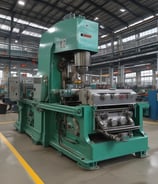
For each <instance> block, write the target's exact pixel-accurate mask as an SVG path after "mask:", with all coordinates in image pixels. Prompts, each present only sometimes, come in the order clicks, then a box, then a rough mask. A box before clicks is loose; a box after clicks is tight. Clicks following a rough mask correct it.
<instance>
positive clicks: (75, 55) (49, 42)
mask: <svg viewBox="0 0 158 184" xmlns="http://www.w3.org/2000/svg"><path fill="white" fill-rule="evenodd" d="M97 49H98V24H97V23H96V22H92V21H89V20H86V19H84V18H83V17H74V16H73V17H71V18H69V19H65V20H62V21H60V22H58V23H56V24H55V25H54V26H53V27H51V28H50V29H48V31H47V32H45V33H44V34H43V36H42V38H41V42H40V48H39V61H38V66H39V67H38V69H39V70H38V73H37V75H36V76H34V77H33V90H32V93H31V94H32V96H28V97H27V96H25V97H24V96H23V95H22V94H21V95H20V99H19V102H18V104H19V116H18V121H17V122H16V128H17V130H18V131H20V132H25V133H26V134H28V135H29V136H30V137H31V138H32V139H33V140H34V142H36V143H40V144H42V145H44V146H52V147H54V148H56V149H57V150H58V151H59V152H61V153H63V154H65V155H67V156H68V157H70V158H71V159H73V160H75V161H76V162H77V163H78V164H79V165H80V166H82V167H84V168H87V169H96V168H97V167H98V162H99V161H102V160H106V159H110V158H115V157H120V156H123V155H128V154H134V155H136V156H139V157H142V156H145V155H146V151H147V149H148V137H147V135H146V134H145V133H144V131H143V121H142V109H143V106H141V104H136V102H135V99H136V94H135V93H134V92H133V91H132V90H125V89H122V90H121V89H119V90H117V89H115V90H114V89H113V90H111V89H91V88H90V80H89V79H87V77H86V72H87V71H88V66H89V65H90V57H91V54H93V53H96V52H97ZM21 93H23V91H22V90H21Z"/></svg>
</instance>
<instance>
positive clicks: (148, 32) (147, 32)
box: [139, 27, 157, 37]
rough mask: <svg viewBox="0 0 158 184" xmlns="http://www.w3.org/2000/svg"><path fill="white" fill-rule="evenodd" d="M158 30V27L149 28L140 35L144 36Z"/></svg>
mask: <svg viewBox="0 0 158 184" xmlns="http://www.w3.org/2000/svg"><path fill="white" fill-rule="evenodd" d="M156 32H157V28H156V27H155V28H152V29H149V30H146V31H143V32H141V33H140V34H139V36H140V37H144V36H147V35H150V34H154V33H156Z"/></svg>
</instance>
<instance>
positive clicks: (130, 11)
mask: <svg viewBox="0 0 158 184" xmlns="http://www.w3.org/2000/svg"><path fill="white" fill-rule="evenodd" d="M112 1H113V2H114V3H116V4H118V5H120V6H121V7H122V8H124V9H126V10H127V11H128V12H129V13H130V14H132V15H133V16H134V17H140V16H139V15H138V14H137V13H135V12H133V11H132V10H130V9H129V8H128V7H127V6H125V5H124V4H122V3H120V2H119V1H118V0H112Z"/></svg>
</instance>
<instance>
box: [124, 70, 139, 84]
mask: <svg viewBox="0 0 158 184" xmlns="http://www.w3.org/2000/svg"><path fill="white" fill-rule="evenodd" d="M125 83H126V84H127V85H130V86H134V85H136V72H132V73H126V74H125Z"/></svg>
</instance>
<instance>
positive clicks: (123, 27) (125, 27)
mask: <svg viewBox="0 0 158 184" xmlns="http://www.w3.org/2000/svg"><path fill="white" fill-rule="evenodd" d="M125 29H127V27H123V28H121V29H118V30H116V31H114V33H118V32H120V31H123V30H125Z"/></svg>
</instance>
